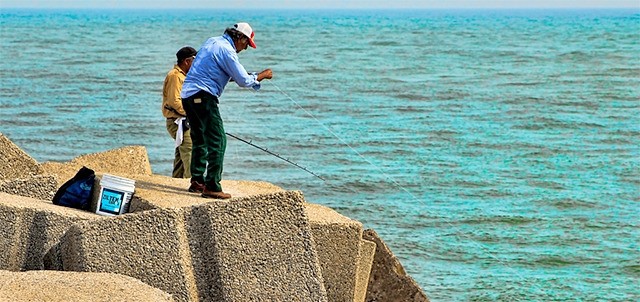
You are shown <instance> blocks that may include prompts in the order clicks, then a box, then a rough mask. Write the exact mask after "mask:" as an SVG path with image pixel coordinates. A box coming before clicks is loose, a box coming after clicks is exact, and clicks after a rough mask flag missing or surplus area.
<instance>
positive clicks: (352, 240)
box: [305, 203, 372, 301]
mask: <svg viewBox="0 0 640 302" xmlns="http://www.w3.org/2000/svg"><path fill="white" fill-rule="evenodd" d="M305 210H306V212H307V213H308V216H309V223H310V225H311V230H312V232H313V239H314V242H315V247H316V250H317V252H318V260H319V261H320V266H321V267H322V276H323V277H324V284H325V288H326V290H327V296H328V298H329V301H357V300H355V299H356V296H357V295H358V294H357V293H356V291H357V284H356V281H357V278H358V272H359V271H360V270H365V269H366V268H365V267H364V266H370V265H371V264H370V263H368V264H367V263H366V259H365V258H362V259H361V257H360V254H361V252H362V251H361V249H362V247H361V245H362V241H363V240H362V232H363V227H362V224H361V223H360V222H358V221H355V220H352V219H350V218H347V217H345V216H343V215H341V214H339V213H338V212H336V211H334V210H333V209H331V208H328V207H325V206H321V205H317V204H310V203H307V204H305ZM370 260H372V259H370ZM360 266H363V267H362V268H360ZM362 273H364V271H363V272H362Z"/></svg>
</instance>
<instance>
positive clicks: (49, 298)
mask: <svg viewBox="0 0 640 302" xmlns="http://www.w3.org/2000/svg"><path fill="white" fill-rule="evenodd" d="M0 301H12V302H67V301H74V302H111V301H136V302H172V301H174V300H173V298H172V297H171V295H169V294H167V293H165V292H163V291H161V290H159V289H157V288H153V287H151V286H149V285H147V284H144V283H142V282H141V281H140V280H136V279H134V278H131V277H127V276H122V275H117V274H107V273H76V272H57V271H29V272H9V271H2V270H0Z"/></svg>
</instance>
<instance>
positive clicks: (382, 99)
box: [0, 6, 640, 301]
mask: <svg viewBox="0 0 640 302" xmlns="http://www.w3.org/2000/svg"><path fill="white" fill-rule="evenodd" d="M237 21H246V22H249V23H250V24H251V25H252V26H253V27H254V29H255V31H256V42H257V44H258V48H257V49H255V50H253V49H250V50H247V51H245V52H242V53H241V54H240V60H241V62H242V63H243V64H244V65H245V67H246V68H247V69H248V70H252V71H259V70H262V69H263V68H267V67H269V68H272V69H273V71H274V76H275V77H274V79H273V80H271V81H265V82H264V84H263V87H262V90H261V91H260V92H258V93H254V92H252V91H248V90H243V89H240V88H238V87H236V86H234V85H233V84H230V85H229V86H228V88H227V90H226V91H225V93H224V95H223V96H222V98H221V113H222V115H223V118H224V121H225V128H226V130H227V131H228V132H230V133H232V134H235V135H237V136H240V137H243V138H246V139H250V140H252V141H253V143H255V144H258V145H260V146H262V147H265V148H268V149H269V150H271V151H273V152H276V153H279V154H280V155H282V156H284V157H286V158H288V159H290V160H292V161H294V162H297V163H299V164H300V165H302V166H304V167H306V168H308V169H310V170H312V171H314V172H315V173H318V174H319V175H321V176H322V177H324V178H325V179H326V181H322V180H320V179H318V178H316V177H314V176H312V175H310V174H307V173H306V172H304V171H302V170H300V169H297V168H295V167H293V166H291V165H288V164H287V163H285V162H284V161H281V160H279V159H277V158H274V157H273V156H270V155H268V154H266V153H264V152H261V151H259V150H257V149H255V148H253V147H250V146H247V145H245V144H243V143H241V142H239V141H236V140H234V139H231V138H230V139H229V144H228V149H227V156H226V163H225V172H224V178H225V179H245V180H264V181H268V182H272V183H274V184H277V185H279V186H281V187H284V188H285V189H290V190H301V191H303V192H304V194H305V196H306V198H307V200H308V201H310V202H314V203H320V204H324V205H327V206H330V207H332V208H334V209H336V210H337V211H339V212H340V213H342V214H344V215H346V216H348V217H351V218H354V219H357V220H359V221H360V222H362V223H363V224H364V225H365V227H367V228H374V229H375V230H376V231H377V232H378V233H379V234H380V235H381V237H382V238H383V239H384V240H385V241H386V242H387V244H388V245H389V246H390V248H391V249H392V251H394V252H395V253H396V255H397V256H398V257H399V258H400V260H401V262H402V263H403V265H404V267H405V268H406V270H407V272H408V273H409V274H410V275H411V276H413V277H414V278H415V279H416V281H417V282H418V283H419V284H420V285H421V286H422V287H423V289H424V290H425V292H426V293H427V294H428V295H429V297H430V298H431V299H432V301H640V289H639V286H638V284H639V283H640V282H639V279H640V218H639V217H640V6H639V8H637V9H626V10H413V11H408V10H393V11H384V10H370V11H365V10H359V11H358V10H344V11H340V10H326V11H311V10H302V11H296V10H267V11H257V10H256V11H231V10H223V11H220V10H199V11H195V10H193V11H170V10H18V9H1V10H0V67H1V68H2V70H4V71H3V72H2V73H0V121H1V122H0V132H2V133H3V134H5V135H7V136H8V137H9V138H10V139H11V140H13V141H14V142H15V143H16V144H18V145H19V146H20V147H22V148H23V149H24V150H25V151H27V152H28V153H29V154H31V155H32V156H33V157H35V158H36V159H37V160H38V161H39V162H44V161H67V160H70V159H72V158H74V157H76V156H79V155H82V154H86V153H92V152H99V151H105V150H109V149H113V148H117V147H121V146H125V145H144V146H146V148H147V150H148V152H149V156H150V159H151V163H152V168H153V171H154V173H156V174H163V175H170V170H171V160H172V156H173V142H172V141H171V139H170V138H169V136H168V134H167V133H166V130H165V127H164V119H163V117H162V115H161V112H160V103H161V90H162V83H163V80H164V76H165V74H166V73H167V72H168V71H169V69H171V68H172V66H173V63H174V60H175V52H176V51H177V50H178V49H179V48H180V47H182V46H184V45H192V46H194V47H195V48H198V47H199V46H200V45H201V44H202V43H203V42H204V41H205V40H206V39H207V38H208V37H210V36H215V35H219V34H221V33H222V31H223V30H224V28H225V27H227V26H229V25H231V24H233V23H235V22H237Z"/></svg>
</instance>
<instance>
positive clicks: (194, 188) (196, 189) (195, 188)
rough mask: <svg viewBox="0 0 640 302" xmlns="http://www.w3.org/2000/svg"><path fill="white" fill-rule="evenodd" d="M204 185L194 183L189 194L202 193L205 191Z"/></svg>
mask: <svg viewBox="0 0 640 302" xmlns="http://www.w3.org/2000/svg"><path fill="white" fill-rule="evenodd" d="M204 187H205V186H204V184H201V183H199V182H197V181H195V180H194V181H192V182H191V186H189V192H191V193H202V191H204Z"/></svg>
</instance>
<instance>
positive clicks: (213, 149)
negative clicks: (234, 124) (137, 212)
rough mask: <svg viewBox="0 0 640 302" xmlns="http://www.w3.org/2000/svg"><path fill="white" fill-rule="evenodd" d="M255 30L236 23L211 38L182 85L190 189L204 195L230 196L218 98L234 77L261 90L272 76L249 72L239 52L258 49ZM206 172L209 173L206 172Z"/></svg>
mask: <svg viewBox="0 0 640 302" xmlns="http://www.w3.org/2000/svg"><path fill="white" fill-rule="evenodd" d="M253 37H254V32H253V29H252V28H251V26H249V24H247V23H237V24H235V25H233V27H229V28H227V29H226V30H225V32H224V34H223V35H222V36H220V37H213V38H209V39H208V40H207V41H206V42H205V43H204V44H203V45H202V47H201V48H200V50H199V51H198V55H197V56H196V58H195V60H194V61H193V63H192V65H191V69H190V70H189V73H188V74H187V77H186V79H185V80H184V84H183V86H182V92H181V93H180V96H181V97H182V106H183V107H184V110H185V112H186V113H187V119H188V120H189V124H190V126H191V140H192V143H193V147H192V151H191V186H190V187H189V192H198V193H200V192H201V193H202V197H205V198H217V199H227V198H231V194H228V193H225V192H223V191H222V186H221V185H220V181H221V180H222V165H223V160H224V152H225V149H226V148H227V137H226V135H225V131H224V127H223V125H222V118H221V117H220V111H219V110H218V98H219V97H220V95H222V92H223V91H224V87H225V86H226V85H227V83H229V81H230V80H233V81H235V82H236V84H238V85H239V86H240V87H248V88H253V89H254V90H259V89H260V81H262V80H264V79H271V77H272V76H273V74H272V71H271V69H265V70H263V71H261V72H260V73H258V74H249V73H247V71H246V70H245V69H244V67H243V66H242V65H241V64H240V61H239V60H238V53H240V52H241V51H243V50H245V49H247V48H248V47H249V46H251V47H253V48H256V44H255V42H254V41H253ZM205 172H206V173H205Z"/></svg>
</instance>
